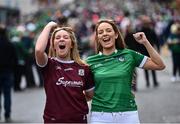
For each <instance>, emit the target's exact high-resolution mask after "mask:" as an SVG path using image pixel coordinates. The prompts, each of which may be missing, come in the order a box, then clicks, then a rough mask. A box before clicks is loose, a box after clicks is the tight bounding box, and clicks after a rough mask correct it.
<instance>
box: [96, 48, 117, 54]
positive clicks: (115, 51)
mask: <svg viewBox="0 0 180 124" xmlns="http://www.w3.org/2000/svg"><path fill="white" fill-rule="evenodd" d="M117 52H118V51H117V49H115V50H114V53H117ZM99 55H100V56H101V55H103V53H102V52H99Z"/></svg>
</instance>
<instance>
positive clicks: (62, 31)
mask: <svg viewBox="0 0 180 124" xmlns="http://www.w3.org/2000/svg"><path fill="white" fill-rule="evenodd" d="M57 35H68V36H69V33H68V32H67V31H65V30H60V31H57V32H56V34H55V36H57Z"/></svg>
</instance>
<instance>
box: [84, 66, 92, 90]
mask: <svg viewBox="0 0 180 124" xmlns="http://www.w3.org/2000/svg"><path fill="white" fill-rule="evenodd" d="M93 89H94V77H93V74H92V72H91V70H90V68H89V67H88V66H87V67H86V75H85V89H84V90H85V91H86V92H88V91H91V90H93Z"/></svg>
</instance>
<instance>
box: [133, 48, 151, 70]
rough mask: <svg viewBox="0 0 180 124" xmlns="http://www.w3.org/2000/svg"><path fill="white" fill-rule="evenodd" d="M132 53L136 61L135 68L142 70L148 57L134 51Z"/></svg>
mask: <svg viewBox="0 0 180 124" xmlns="http://www.w3.org/2000/svg"><path fill="white" fill-rule="evenodd" d="M131 53H132V55H133V57H134V60H135V66H136V67H139V68H142V67H143V66H144V64H145V63H146V61H147V58H148V57H147V56H145V55H143V54H141V53H139V52H136V51H133V50H132V51H131Z"/></svg>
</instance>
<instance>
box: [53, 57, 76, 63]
mask: <svg viewBox="0 0 180 124" xmlns="http://www.w3.org/2000/svg"><path fill="white" fill-rule="evenodd" d="M53 59H55V60H57V61H58V62H61V63H74V60H69V61H65V60H61V59H59V58H53Z"/></svg>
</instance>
